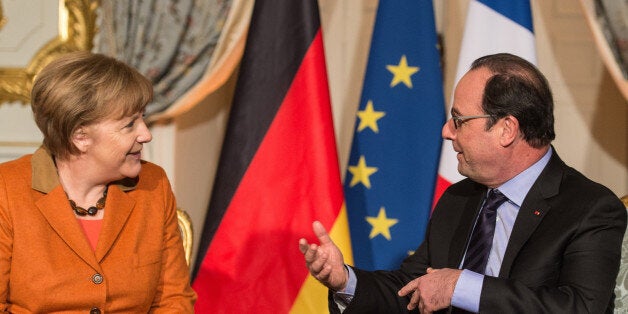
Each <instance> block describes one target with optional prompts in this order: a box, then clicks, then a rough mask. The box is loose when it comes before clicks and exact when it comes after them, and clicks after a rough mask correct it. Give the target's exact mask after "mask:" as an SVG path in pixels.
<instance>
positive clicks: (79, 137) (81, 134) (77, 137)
mask: <svg viewBox="0 0 628 314" xmlns="http://www.w3.org/2000/svg"><path fill="white" fill-rule="evenodd" d="M91 142H92V141H91V138H90V136H89V134H88V132H87V128H85V127H79V128H77V129H76V130H74V133H72V143H74V146H76V148H78V150H79V151H80V152H81V153H84V152H86V151H87V148H88V147H89V145H90V144H91Z"/></svg>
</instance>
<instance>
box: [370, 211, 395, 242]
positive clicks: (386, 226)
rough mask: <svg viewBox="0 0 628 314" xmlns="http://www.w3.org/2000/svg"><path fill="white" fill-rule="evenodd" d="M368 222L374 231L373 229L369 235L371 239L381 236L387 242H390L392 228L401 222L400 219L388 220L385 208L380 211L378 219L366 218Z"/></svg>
mask: <svg viewBox="0 0 628 314" xmlns="http://www.w3.org/2000/svg"><path fill="white" fill-rule="evenodd" d="M366 221H368V223H369V224H371V226H373V229H371V234H369V239H373V238H374V237H375V236H377V235H378V234H381V235H382V236H383V237H384V238H386V240H388V241H390V227H392V226H394V225H396V224H397V222H399V220H398V219H388V217H386V210H385V209H384V207H382V208H380V209H379V213H378V214H377V217H368V216H367V217H366Z"/></svg>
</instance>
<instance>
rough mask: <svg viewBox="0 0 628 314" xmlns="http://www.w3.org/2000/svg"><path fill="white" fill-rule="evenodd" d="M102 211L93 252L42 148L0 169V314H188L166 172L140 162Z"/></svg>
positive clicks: (188, 293) (189, 294)
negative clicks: (0, 313) (135, 172)
mask: <svg viewBox="0 0 628 314" xmlns="http://www.w3.org/2000/svg"><path fill="white" fill-rule="evenodd" d="M105 206H106V207H105V216H104V220H103V225H102V230H101V233H100V236H99V238H98V245H97V246H96V250H95V251H94V250H92V248H91V247H90V245H89V243H88V240H87V238H86V236H85V234H84V233H83V231H82V229H81V227H80V225H79V223H78V221H77V220H76V218H75V216H74V213H73V212H72V209H71V207H70V205H69V202H68V199H67V197H66V194H65V192H64V191H63V188H62V187H61V185H60V184H59V179H58V177H57V174H56V168H55V166H54V163H53V161H52V158H51V157H50V155H49V154H48V153H47V152H46V151H45V150H44V149H42V148H40V149H39V150H37V151H36V152H35V153H34V154H33V155H27V156H24V157H21V158H20V159H17V160H14V161H10V162H7V163H3V164H0V311H8V312H11V313H31V312H37V313H39V312H45V313H54V312H64V313H74V312H77V313H78V312H81V313H87V312H90V311H92V313H105V312H116V313H148V312H150V313H193V311H194V310H193V304H194V301H195V299H196V294H195V293H194V291H193V290H192V289H191V288H190V283H189V282H190V277H189V269H188V266H187V264H186V262H185V257H184V252H183V245H182V242H181V235H180V232H179V230H178V226H177V215H176V204H175V199H174V195H173V193H172V189H171V187H170V183H169V182H168V179H167V177H166V175H165V173H164V171H163V169H161V168H160V167H158V166H156V165H154V164H151V163H148V162H144V163H143V164H142V170H141V172H140V174H139V176H138V178H137V179H135V180H129V179H125V180H123V181H120V182H117V184H112V185H110V186H109V191H108V193H107V201H106V205H105Z"/></svg>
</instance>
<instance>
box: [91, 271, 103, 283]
mask: <svg viewBox="0 0 628 314" xmlns="http://www.w3.org/2000/svg"><path fill="white" fill-rule="evenodd" d="M102 281H103V278H102V275H101V274H94V275H93V276H92V282H93V283H95V284H97V285H99V284H101V283H102Z"/></svg>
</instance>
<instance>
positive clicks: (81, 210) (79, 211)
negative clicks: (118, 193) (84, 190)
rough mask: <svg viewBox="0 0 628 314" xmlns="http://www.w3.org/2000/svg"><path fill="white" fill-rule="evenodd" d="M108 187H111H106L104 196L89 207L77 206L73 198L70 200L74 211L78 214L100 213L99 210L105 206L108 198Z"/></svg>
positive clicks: (91, 214)
mask: <svg viewBox="0 0 628 314" xmlns="http://www.w3.org/2000/svg"><path fill="white" fill-rule="evenodd" d="M107 189H109V187H105V191H104V192H103V193H102V197H101V198H99V199H98V202H96V205H94V206H90V207H89V208H87V209H85V208H83V207H81V206H76V203H75V202H74V201H73V200H69V201H70V206H71V207H72V210H74V213H76V214H77V215H78V216H85V215H90V216H96V214H98V210H100V209H103V208H105V201H106V200H107Z"/></svg>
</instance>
